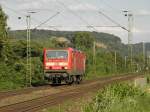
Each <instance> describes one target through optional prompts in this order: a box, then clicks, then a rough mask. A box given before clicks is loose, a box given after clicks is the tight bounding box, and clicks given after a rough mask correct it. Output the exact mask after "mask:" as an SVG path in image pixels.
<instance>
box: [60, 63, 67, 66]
mask: <svg viewBox="0 0 150 112" xmlns="http://www.w3.org/2000/svg"><path fill="white" fill-rule="evenodd" d="M67 65H68V63H66V62H60V63H59V66H67Z"/></svg>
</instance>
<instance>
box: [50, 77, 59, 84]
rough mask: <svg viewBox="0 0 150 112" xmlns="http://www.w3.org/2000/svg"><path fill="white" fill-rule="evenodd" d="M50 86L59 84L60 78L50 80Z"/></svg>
mask: <svg viewBox="0 0 150 112" xmlns="http://www.w3.org/2000/svg"><path fill="white" fill-rule="evenodd" d="M52 84H54V85H55V84H61V78H58V77H57V78H53V80H52Z"/></svg>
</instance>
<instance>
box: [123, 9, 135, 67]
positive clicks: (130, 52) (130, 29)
mask: <svg viewBox="0 0 150 112" xmlns="http://www.w3.org/2000/svg"><path fill="white" fill-rule="evenodd" d="M124 12H125V13H126V14H125V16H127V17H128V57H130V65H131V69H132V64H133V47H132V38H133V19H134V18H133V14H132V12H131V11H124Z"/></svg>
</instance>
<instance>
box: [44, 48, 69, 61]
mask: <svg viewBox="0 0 150 112" xmlns="http://www.w3.org/2000/svg"><path fill="white" fill-rule="evenodd" d="M46 56H47V58H48V59H53V58H63V59H64V58H65V59H67V58H68V52H67V51H58V50H57V51H54V50H51V51H50V50H48V51H46Z"/></svg>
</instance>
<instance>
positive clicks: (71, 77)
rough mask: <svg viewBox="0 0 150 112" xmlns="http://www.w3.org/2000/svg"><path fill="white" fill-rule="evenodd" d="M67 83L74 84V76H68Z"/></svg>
mask: <svg viewBox="0 0 150 112" xmlns="http://www.w3.org/2000/svg"><path fill="white" fill-rule="evenodd" d="M65 82H66V83H67V84H69V85H70V84H72V83H73V82H74V79H73V76H68V77H67V78H66V79H65Z"/></svg>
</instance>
